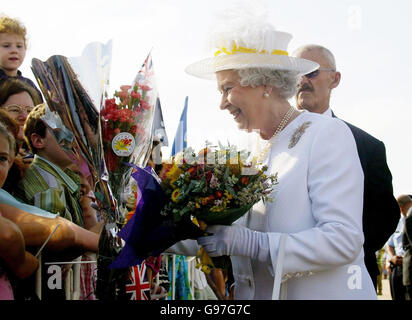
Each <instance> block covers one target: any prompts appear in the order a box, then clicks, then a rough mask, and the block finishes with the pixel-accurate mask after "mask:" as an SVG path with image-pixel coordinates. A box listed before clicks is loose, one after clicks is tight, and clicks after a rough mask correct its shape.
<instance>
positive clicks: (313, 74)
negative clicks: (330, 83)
mask: <svg viewBox="0 0 412 320" xmlns="http://www.w3.org/2000/svg"><path fill="white" fill-rule="evenodd" d="M319 71H335V69H331V68H319V69H317V70H315V71H312V72H310V73H308V74H305V75H304V77H306V78H309V79H313V78H316V77H317V76H318V74H319Z"/></svg>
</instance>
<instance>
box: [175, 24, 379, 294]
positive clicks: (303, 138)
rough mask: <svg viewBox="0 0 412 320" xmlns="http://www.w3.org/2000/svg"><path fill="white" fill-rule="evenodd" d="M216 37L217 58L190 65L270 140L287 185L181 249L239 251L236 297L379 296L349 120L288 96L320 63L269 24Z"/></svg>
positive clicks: (225, 106)
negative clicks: (367, 250) (296, 104)
mask: <svg viewBox="0 0 412 320" xmlns="http://www.w3.org/2000/svg"><path fill="white" fill-rule="evenodd" d="M228 28H230V27H229V26H228ZM231 31H232V32H231ZM214 38H215V39H216V41H215V42H216V48H217V49H216V50H217V51H216V54H215V57H214V58H210V59H205V60H202V61H200V62H197V63H194V64H192V65H190V66H188V67H187V69H186V72H187V73H189V74H192V75H195V76H198V77H201V78H206V79H212V78H214V79H217V84H218V89H219V91H220V93H221V95H222V99H221V104H220V109H222V110H227V111H228V112H230V113H231V114H232V115H233V117H234V120H235V121H236V122H237V123H238V126H239V128H241V129H246V130H248V131H252V130H254V131H255V130H259V132H260V138H261V139H263V140H266V147H265V148H263V151H262V152H261V154H260V160H261V161H262V162H263V163H264V164H267V165H268V166H269V171H270V173H273V174H274V173H277V174H278V184H277V185H276V187H275V189H274V191H273V198H274V201H273V202H272V203H265V204H264V203H258V204H256V205H255V206H254V207H253V209H252V210H251V211H250V212H249V213H248V214H247V215H246V216H244V217H243V218H241V219H239V220H238V221H237V222H236V223H235V224H234V225H232V226H211V227H209V228H208V230H207V231H209V232H211V233H213V235H211V236H207V237H202V238H199V239H198V240H197V243H196V241H193V240H192V243H191V245H190V244H189V243H188V242H186V243H180V244H177V245H175V246H174V247H173V250H174V251H175V252H177V251H180V253H186V254H194V253H195V250H196V249H197V247H198V245H202V246H203V247H204V248H205V249H206V251H207V252H208V253H209V254H210V256H221V255H230V256H231V259H232V265H233V275H234V278H235V299H272V298H283V299H376V293H375V290H374V288H373V285H372V281H371V279H370V277H369V274H368V272H367V270H366V268H365V265H364V262H363V248H362V244H363V232H362V201H363V200H362V199H363V173H362V168H361V165H360V162H359V158H358V154H357V150H356V145H355V141H354V138H353V136H352V134H351V132H350V130H349V128H348V127H347V126H346V125H345V123H343V122H342V121H341V120H339V119H336V118H330V117H324V116H322V115H318V114H313V113H310V112H307V111H297V110H296V109H295V108H293V107H292V106H291V105H290V104H289V102H288V99H289V98H290V97H292V96H293V95H294V93H295V90H296V88H297V83H298V80H299V77H300V76H301V75H303V74H306V73H309V72H312V71H314V70H316V69H317V68H319V66H318V65H317V64H316V63H313V62H311V61H307V60H304V59H298V58H293V57H289V56H288V55H287V45H288V43H289V41H290V39H291V35H290V34H288V33H285V32H279V31H275V29H274V28H273V26H271V25H270V24H267V23H264V22H258V23H255V24H254V25H252V24H250V23H248V24H245V25H243V26H242V25H239V26H237V27H236V28H235V29H234V30H225V32H223V33H221V34H220V35H218V34H214ZM193 244H196V245H193ZM190 249H191V250H190ZM279 287H280V288H281V289H279Z"/></svg>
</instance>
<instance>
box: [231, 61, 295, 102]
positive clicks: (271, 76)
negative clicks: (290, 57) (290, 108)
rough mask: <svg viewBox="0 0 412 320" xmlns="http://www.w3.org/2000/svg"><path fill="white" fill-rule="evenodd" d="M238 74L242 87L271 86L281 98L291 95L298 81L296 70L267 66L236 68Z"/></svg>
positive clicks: (293, 93)
mask: <svg viewBox="0 0 412 320" xmlns="http://www.w3.org/2000/svg"><path fill="white" fill-rule="evenodd" d="M237 72H238V74H239V76H240V85H241V86H243V87H247V86H251V87H252V88H255V87H258V86H264V85H266V86H272V87H275V88H276V89H278V90H279V95H280V96H281V97H282V98H285V99H289V98H291V97H293V96H294V95H295V94H296V92H297V90H298V84H299V81H300V78H301V77H300V75H299V73H298V72H296V71H290V70H273V69H268V68H247V69H239V70H237Z"/></svg>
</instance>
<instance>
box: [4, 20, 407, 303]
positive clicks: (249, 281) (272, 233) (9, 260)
mask: <svg viewBox="0 0 412 320" xmlns="http://www.w3.org/2000/svg"><path fill="white" fill-rule="evenodd" d="M254 23H255V26H254V27H253V28H252V27H251V25H250V24H246V23H239V24H238V25H231V26H230V27H228V29H227V30H225V31H224V32H221V33H220V34H219V33H218V32H217V33H216V34H214V35H213V37H214V40H215V48H217V49H218V51H216V54H215V56H214V57H213V58H208V59H205V60H202V61H200V62H197V63H194V64H192V65H190V66H188V68H187V69H186V71H187V73H189V74H191V75H194V76H197V77H201V78H205V79H215V80H217V85H218V88H219V91H220V93H221V95H222V98H221V104H220V109H222V110H227V111H228V112H230V113H231V114H232V115H233V117H234V120H235V121H236V122H237V123H238V126H239V128H240V129H246V130H248V131H249V132H251V131H255V130H259V132H260V139H262V140H264V141H266V142H267V144H266V147H265V148H264V149H263V150H262V152H261V154H260V155H259V157H260V159H259V160H260V161H261V162H262V163H264V164H266V165H267V166H268V168H269V171H270V173H273V174H275V173H276V174H277V175H278V179H279V180H278V184H277V187H276V190H275V193H274V196H275V199H276V201H274V202H273V203H265V204H263V203H258V204H257V205H255V206H254V207H253V209H252V210H251V211H250V212H249V213H248V214H247V215H245V216H244V217H243V218H241V219H239V220H238V221H237V222H236V223H235V224H233V225H232V226H211V227H209V228H208V230H207V231H208V232H210V234H211V235H209V236H205V237H200V238H199V239H198V240H188V241H183V242H180V243H178V244H176V245H174V246H173V247H171V248H169V249H168V250H167V251H168V252H172V253H177V254H183V255H188V256H195V255H196V253H197V251H198V249H199V246H200V245H201V246H203V247H204V248H205V250H206V251H207V252H208V253H209V255H210V256H212V257H214V256H222V255H229V256H231V259H232V260H231V261H232V266H233V270H232V272H233V282H230V283H227V284H226V287H225V281H223V282H220V283H219V286H220V287H221V288H220V293H221V294H222V296H226V297H230V298H234V299H272V298H285V299H376V297H377V293H379V291H380V283H381V282H380V281H381V278H382V274H385V273H386V272H388V274H389V275H390V280H391V281H390V282H391V293H392V298H393V299H396V300H405V299H406V300H410V299H411V295H412V291H411V290H412V289H411V280H410V279H411V271H412V266H411V245H412V231H411V230H412V220H411V219H412V218H411V212H412V209H411V208H412V196H410V195H400V196H399V197H398V198H397V199H395V197H394V195H393V187H392V176H391V172H390V170H389V168H388V165H387V163H386V151H385V146H384V143H383V142H382V141H379V140H378V139H376V138H374V137H373V136H372V135H370V134H368V133H367V132H365V131H363V130H362V129H360V128H357V127H355V126H354V125H352V124H350V123H347V122H345V121H343V120H341V119H339V118H338V115H335V113H334V112H333V110H332V107H331V94H332V91H333V90H334V89H335V88H336V87H337V86H338V85H339V83H340V80H341V73H340V72H339V71H338V68H337V65H336V61H335V58H334V56H333V54H332V52H331V51H330V50H328V49H327V48H324V47H322V46H320V45H305V46H302V47H300V48H298V49H297V50H295V52H294V53H293V55H291V56H289V55H288V53H287V46H288V43H289V41H290V39H291V36H290V35H289V34H288V33H284V32H279V31H275V29H274V28H273V26H272V25H271V24H269V23H267V22H263V21H260V22H254ZM230 28H232V29H230ZM246 30H247V32H246ZM229 31H230V32H229ZM256 39H258V40H256ZM26 48H27V40H26V29H25V27H24V26H23V24H22V23H21V22H19V21H18V20H16V19H13V18H10V17H7V16H2V17H1V18H0V300H13V299H16V300H28V299H38V298H39V297H36V293H35V275H36V270H38V268H39V253H40V252H39V248H41V247H42V246H43V245H44V244H45V247H44V249H42V251H41V257H42V261H41V263H48V262H54V261H72V260H74V259H75V258H79V257H81V261H83V262H86V263H82V264H81V269H80V270H81V271H80V274H81V284H80V286H81V292H80V299H90V300H94V299H97V297H96V295H95V292H94V289H95V281H96V268H97V265H96V264H95V263H94V262H93V261H94V260H95V257H96V254H97V253H98V241H99V235H100V232H101V229H102V225H103V220H102V217H101V216H100V214H99V212H98V211H97V210H96V209H95V206H94V205H93V203H94V202H95V200H96V199H95V195H94V192H93V187H92V186H93V183H92V181H91V178H90V172H89V170H88V169H87V166H85V165H84V163H82V162H81V161H80V160H78V159H77V158H75V157H73V156H71V154H72V153H71V151H72V144H73V139H74V136H73V134H71V132H70V131H69V130H67V128H65V127H64V126H63V125H60V127H59V126H57V128H56V123H57V122H58V121H53V117H55V115H54V114H53V113H52V112H51V111H50V110H49V108H48V106H47V104H46V103H45V102H44V101H43V97H42V94H41V92H40V91H39V89H38V88H37V87H36V85H35V84H34V83H33V82H32V81H31V80H30V79H28V78H26V77H24V76H23V75H22V73H21V72H20V71H19V67H20V66H21V65H22V63H23V62H24V58H25V54H26ZM293 97H295V101H296V108H295V107H293V106H292V105H291V104H290V102H289V101H288V100H289V99H291V98H293ZM149 164H150V163H149ZM153 167H154V169H155V164H153ZM157 169H158V168H157ZM134 205H135V203H134ZM131 207H133V205H132V206H131ZM51 234H53V236H52V237H50V235H51ZM379 252H380V256H379V259H378V256H377V254H378V253H379ZM382 253H384V254H383V256H384V258H383V259H382ZM161 260H162V257H161V256H159V257H151V258H150V259H148V260H147V261H146V266H147V267H148V268H149V269H148V270H150V272H149V278H150V279H149V282H150V287H151V288H152V289H153V291H152V294H153V296H156V295H161V296H162V297H163V298H164V297H165V295H164V289H162V288H159V286H157V284H156V283H155V282H154V281H153V279H154V278H155V276H156V274H157V273H158V272H162V271H161V270H162V266H163V264H162V263H161ZM382 261H383V263H382ZM87 262H89V263H87ZM70 268H71V265H70V264H69V265H66V266H65V267H64V268H63V271H62V272H63V276H65V275H66V274H67V271H68V270H69V269H70ZM351 270H352V271H353V272H351ZM357 272H359V273H361V275H362V276H361V277H356V273H357ZM164 273H166V274H167V271H165V272H163V275H164ZM221 275H222V274H219V273H214V277H215V278H216V279H218V278H219V277H220V276H221ZM42 276H43V278H44V279H46V278H47V269H46V268H42ZM197 276H198V279H199V280H198V281H199V282H200V283H202V284H201V285H200V287H201V288H202V289H205V288H209V287H208V285H207V283H206V282H205V278H202V277H201V276H199V275H197ZM351 277H352V278H351ZM209 289H210V288H209ZM41 292H42V296H41V299H44V300H64V299H66V295H65V288H64V286H63V287H52V288H51V287H50V286H48V285H47V282H46V281H43V282H42V288H41ZM198 297H199V298H200V299H215V298H216V296H215V295H214V294H213V293H212V292H208V293H207V294H199V295H198Z"/></svg>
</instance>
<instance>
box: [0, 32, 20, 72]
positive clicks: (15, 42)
mask: <svg viewBox="0 0 412 320" xmlns="http://www.w3.org/2000/svg"><path fill="white" fill-rule="evenodd" d="M25 56H26V47H25V45H24V38H23V37H22V36H19V35H17V34H13V33H0V67H1V68H2V69H3V70H4V72H5V73H6V74H7V75H8V76H10V77H14V76H16V75H17V70H18V69H19V67H20V66H21V64H22V63H23V60H24V57H25Z"/></svg>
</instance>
